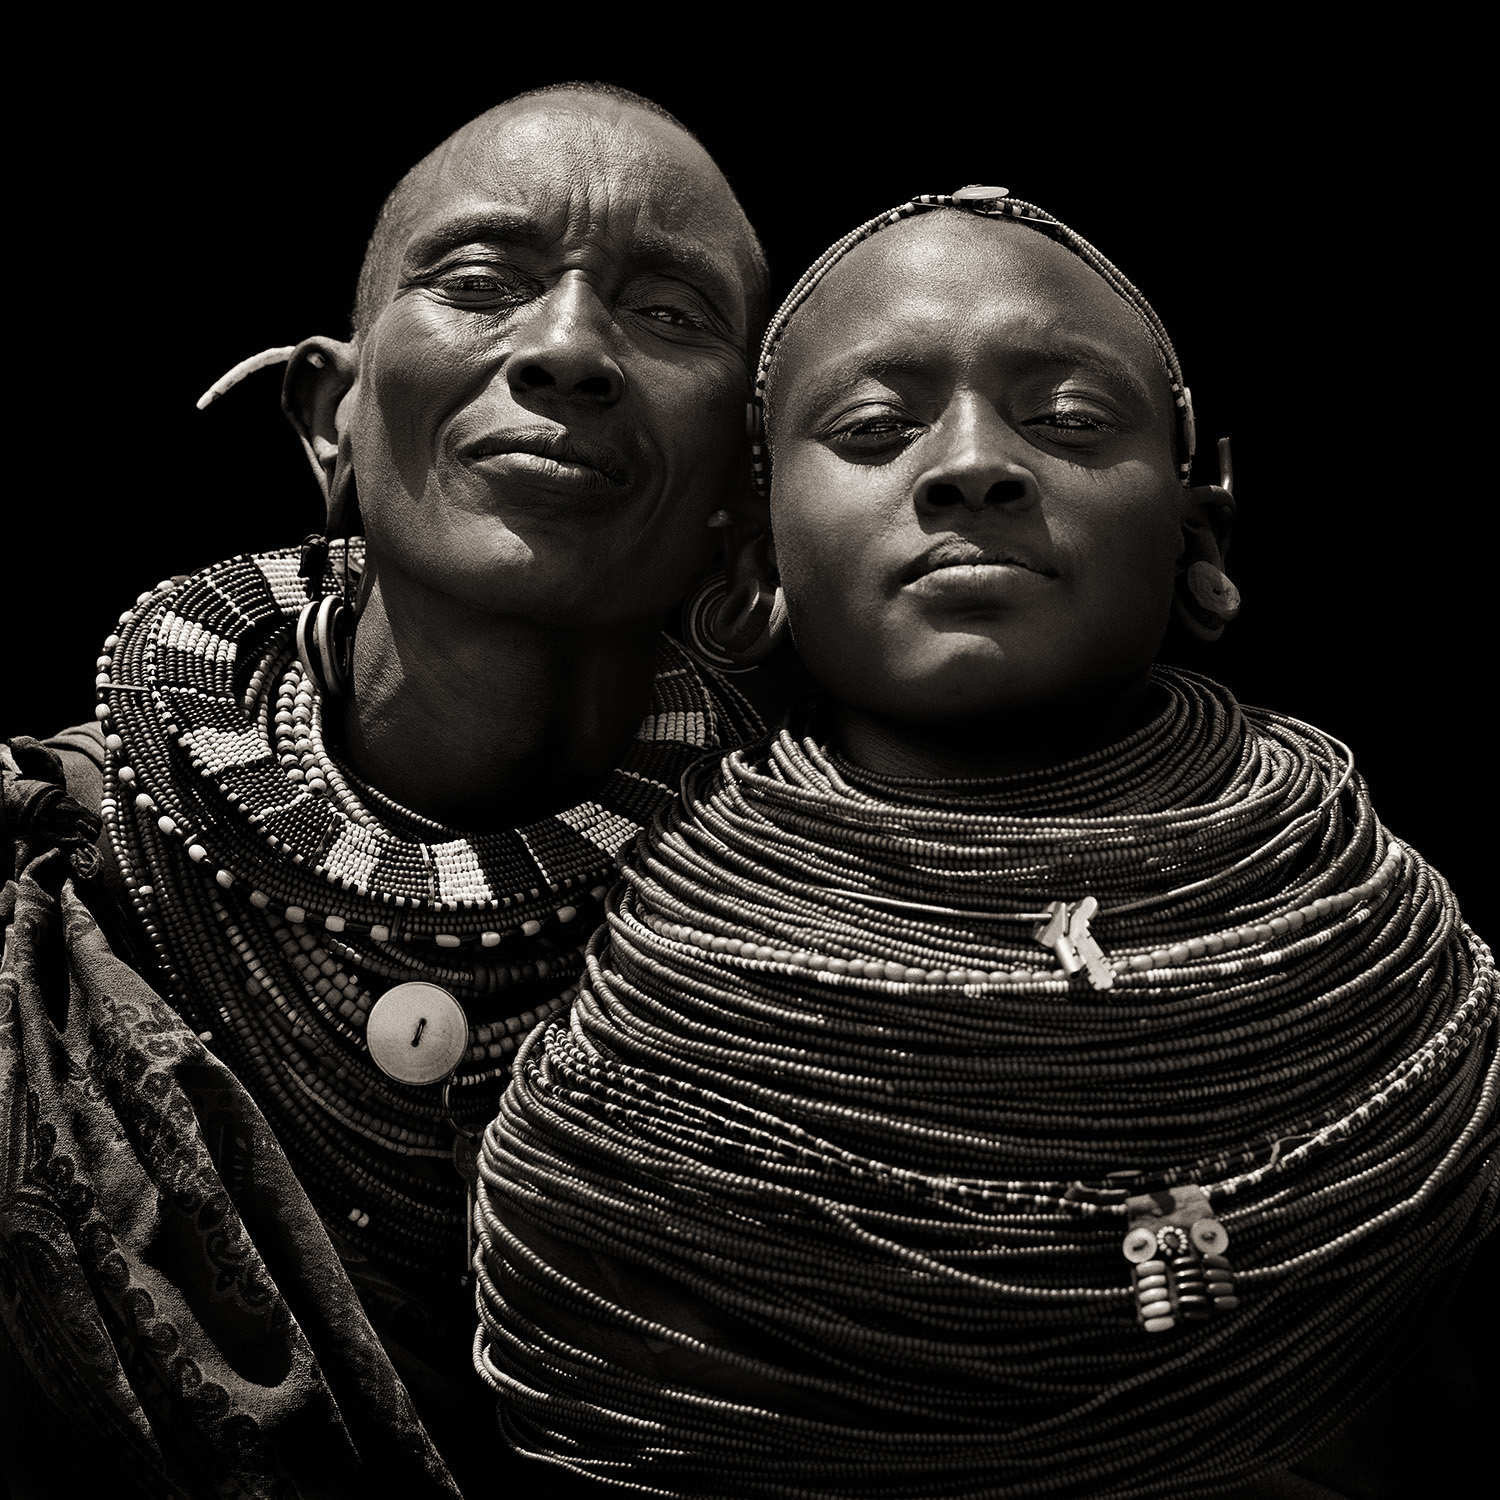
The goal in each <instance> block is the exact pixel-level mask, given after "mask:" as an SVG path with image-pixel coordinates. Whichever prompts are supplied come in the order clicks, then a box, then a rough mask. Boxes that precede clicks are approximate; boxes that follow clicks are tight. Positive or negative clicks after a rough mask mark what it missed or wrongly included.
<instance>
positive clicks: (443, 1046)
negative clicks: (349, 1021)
mask: <svg viewBox="0 0 1500 1500" xmlns="http://www.w3.org/2000/svg"><path fill="white" fill-rule="evenodd" d="M365 1045H366V1046H367V1047H368V1048H369V1049H370V1056H371V1057H373V1058H374V1059H375V1062H376V1065H377V1066H378V1067H379V1068H380V1070H381V1071H382V1072H384V1073H386V1074H388V1075H389V1076H390V1077H392V1078H394V1079H395V1080H396V1081H397V1082H398V1083H418V1084H420V1083H439V1082H441V1081H442V1080H443V1079H444V1078H446V1077H447V1076H448V1075H449V1074H450V1073H451V1072H452V1071H453V1070H454V1069H455V1068H456V1067H457V1066H458V1065H459V1063H460V1062H462V1061H463V1055H464V1052H465V1050H466V1049H467V1047H468V1045H469V1018H468V1017H467V1016H466V1015H465V1014H464V1008H463V1006H461V1005H460V1004H459V1003H458V1001H457V1000H455V999H454V998H453V996H452V995H450V994H449V993H448V991H447V990H445V989H443V988H441V987H440V986H438V985H435V984H424V983H422V982H421V981H420V980H414V981H412V982H411V983H409V984H398V985H395V986H393V987H392V988H391V989H388V990H387V991H386V992H385V994H383V995H382V996H381V997H380V999H378V1000H377V1001H376V1002H375V1004H374V1005H372V1006H371V1007H370V1018H369V1020H368V1021H367V1022H366V1023H365Z"/></svg>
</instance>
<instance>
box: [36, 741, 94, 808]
mask: <svg viewBox="0 0 1500 1500" xmlns="http://www.w3.org/2000/svg"><path fill="white" fill-rule="evenodd" d="M42 745H43V747H44V748H45V749H48V750H50V751H51V752H52V753H53V754H54V755H55V756H57V758H58V759H59V760H60V761H61V762H62V768H63V775H64V776H65V777H66V778H67V787H68V795H69V796H70V797H72V798H73V800H74V801H75V802H80V803H82V804H83V806H84V807H86V808H88V810H89V811H90V812H98V811H99V801H100V798H101V797H102V796H103V792H104V730H103V728H102V727H101V726H100V725H99V723H98V722H97V721H96V720H93V719H90V720H89V721H88V722H87V723H83V724H74V725H73V726H72V728H70V729H63V730H59V731H58V733H56V734H54V735H50V736H49V737H48V738H47V739H45V740H43V741H42Z"/></svg>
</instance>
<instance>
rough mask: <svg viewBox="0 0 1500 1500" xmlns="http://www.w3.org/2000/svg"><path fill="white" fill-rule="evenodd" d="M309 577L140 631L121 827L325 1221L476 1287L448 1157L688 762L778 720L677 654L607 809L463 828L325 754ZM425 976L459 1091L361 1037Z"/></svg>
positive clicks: (188, 596) (123, 860)
mask: <svg viewBox="0 0 1500 1500" xmlns="http://www.w3.org/2000/svg"><path fill="white" fill-rule="evenodd" d="M352 545H353V546H354V548H355V550H356V558H355V561H356V563H357V562H358V561H359V558H358V552H359V549H360V546H361V544H360V542H359V541H358V540H356V541H354V542H353V543H352ZM298 568H299V554H298V552H297V550H296V549H288V550H286V551H282V552H272V553H266V554H260V555H255V556H241V557H236V558H232V559H230V560H229V561H227V562H224V563H221V564H218V565H216V566H214V567H211V568H208V569H206V570H204V571H203V572H201V573H198V574H195V575H193V576H192V577H190V578H187V579H185V580H182V581H179V582H172V581H168V582H163V583H161V584H158V585H157V587H156V588H155V589H153V590H150V591H148V592H147V593H144V594H142V595H141V596H140V597H139V598H138V599H137V601H136V604H135V606H134V608H132V609H130V610H127V611H126V612H125V613H124V614H122V615H121V617H120V625H119V629H118V631H117V632H116V633H115V634H113V635H111V636H110V637H109V639H108V640H107V641H106V642H105V647H104V653H103V655H101V657H100V658H99V662H98V677H97V679H96V685H97V689H98V697H99V704H98V707H97V709H96V717H97V718H98V719H99V720H100V721H101V725H102V727H103V728H104V730H105V732H106V738H105V745H106V764H105V776H104V794H103V801H102V812H103V816H104V820H105V824H106V826H107V828H108V830H109V837H110V840H111V843H112V845H113V847H114V850H115V854H116V856H117V859H118V861H119V866H120V871H121V875H122V877H123V882H124V886H125V889H126V891H127V893H128V896H129V900H130V903H131V905H132V907H133V909H134V911H135V914H136V917H137V918H138V922H139V926H140V929H141V930H142V931H143V932H144V934H145V936H146V938H147V940H148V943H149V945H150V949H151V952H152V954H153V956H154V958H155V961H156V963H157V965H158V968H159V971H160V975H161V978H162V980H163V983H164V985H165V989H166V993H167V994H168V995H169V997H170V998H171V999H172V1001H173V1003H174V1004H175V1005H176V1006H177V1008H178V1009H179V1011H180V1012H181V1014H182V1015H183V1016H184V1017H185V1018H186V1019H188V1020H189V1021H190V1023H191V1024H192V1025H193V1026H194V1027H195V1028H196V1029H197V1030H198V1031H199V1034H200V1036H201V1037H202V1038H203V1040H204V1041H205V1042H208V1043H210V1044H211V1045H212V1046H213V1047H214V1048H215V1050H216V1051H218V1052H219V1053H220V1054H221V1055H222V1056H223V1057H224V1058H225V1060H226V1061H228V1062H229V1063H230V1065H231V1066H232V1067H233V1068H234V1069H235V1071H236V1073H237V1074H238V1076H239V1077H240V1078H241V1080H242V1081H243V1082H244V1083H245V1085H246V1086H247V1087H248V1088H249V1089H250V1091H251V1093H252V1094H253V1095H254V1097H255V1098H256V1101H257V1103H259V1105H260V1106H261V1108H262V1109H263V1110H264V1111H265V1113H266V1116H267V1118H268V1119H269V1120H270V1121H271V1123H272V1125H273V1127H274V1128H275V1129H276V1132H277V1135H278V1137H279V1139H280V1141H281V1143H282V1145H283V1147H284V1149H285V1150H286V1151H287V1153H288V1155H289V1157H291V1159H292V1162H293V1165H294V1167H295V1168H296V1169H297V1171H298V1174H299V1176H300V1177H301V1179H302V1182H303V1184H304V1186H305V1187H306V1188H307V1189H308V1192H309V1194H310V1195H311V1196H312V1198H313V1201H314V1202H315V1203H316V1204H317V1206H318V1208H319V1210H320V1212H321V1213H322V1214H323V1215H324V1217H325V1218H326V1219H328V1220H329V1221H330V1222H335V1221H337V1222H339V1223H340V1228H341V1232H342V1233H344V1234H345V1235H346V1237H347V1238H349V1239H350V1240H351V1241H352V1242H353V1243H354V1244H355V1245H356V1246H357V1247H358V1248H360V1249H361V1250H363V1251H365V1252H374V1253H376V1254H378V1255H379V1256H380V1257H382V1258H383V1259H385V1260H387V1261H391V1262H395V1263H396V1264H398V1265H405V1266H408V1267H418V1266H420V1267H423V1268H424V1269H426V1270H431V1269H432V1266H433V1252H435V1251H436V1252H440V1253H442V1254H443V1255H444V1256H447V1257H448V1259H449V1263H450V1264H451V1265H452V1267H453V1270H454V1273H455V1276H457V1274H458V1272H459V1271H460V1270H461V1262H460V1259H459V1252H458V1249H457V1246H458V1245H459V1244H460V1243H461V1242H462V1238H463V1234H464V1226H463V1220H464V1213H463V1185H462V1182H461V1180H460V1177H459V1176H456V1175H455V1174H454V1172H453V1170H452V1167H451V1166H445V1165H444V1164H445V1163H450V1162H451V1163H452V1164H453V1165H456V1166H458V1167H459V1171H460V1173H463V1174H465V1175H469V1174H470V1173H471V1171H472V1161H473V1150H472V1146H471V1145H470V1139H471V1138H472V1136H473V1135H476V1134H477V1131H478V1129H479V1128H481V1127H482V1126H483V1124H484V1123H485V1122H486V1121H488V1120H489V1119H490V1118H491V1117H492V1115H493V1114H494V1110H495V1107H496V1102H497V1100H498V1097H499V1093H500V1090H501V1088H502V1087H503V1085H504V1081H505V1078H506V1075H507V1072H508V1069H509V1066H510V1060H511V1056H512V1054H513V1052H514V1050H515V1048H516V1046H517V1044H518V1042H519V1041H520V1039H521V1038H522V1037H523V1036H524V1035H525V1034H526V1032H527V1031H528V1030H529V1029H530V1028H531V1027H533V1026H534V1025H536V1024H537V1023H538V1022H539V1021H542V1020H544V1019H546V1018H547V1017H548V1016H550V1015H552V1014H554V1013H555V1012H557V1011H558V1010H560V1009H561V1008H562V1007H564V1006H565V1005H566V1004H567V1003H568V1001H569V1000H571V999H572V997H573V995H574V994H575V992H576V987H577V982H578V978H579V975H580V973H581V971H582V964H583V957H582V950H583V945H584V944H585V943H586V941H587V939H588V937H589V934H590V933H591V932H592V930H593V928H594V926H595V925H596V924H597V922H598V921H599V919H600V917H601V914H602V906H601V903H602V900H603V898H604V895H605V892H606V889H607V887H608V884H609V882H610V880H611V879H612V878H613V874H614V864H615V856H616V854H617V853H618V851H619V850H620V849H621V847H622V846H623V845H625V844H626V843H627V842H628V841H629V840H630V839H632V838H633V837H634V835H635V834H636V833H637V832H638V830H639V829H640V827H641V826H642V825H643V824H644V823H646V822H647V821H648V820H649V819H650V818H651V817H652V815H653V814H654V813H655V812H656V811H657V810H658V809H659V808H660V807H662V806H663V805H664V804H665V803H666V802H668V801H669V800H670V799H671V798H672V797H673V796H674V795H675V793H676V790H677V787H678V782H679V779H680V777H681V775H682V773H683V772H684V771H685V770H686V768H687V767H688V766H689V765H690V764H691V763H692V762H693V761H694V760H696V759H697V758H698V757H699V756H701V755H702V754H703V753H704V752H705V751H711V750H714V749H717V748H720V747H722V746H725V745H730V744H734V743H737V742H738V741H739V740H740V739H741V738H743V737H744V736H745V735H746V734H747V733H751V732H754V731H755V730H756V729H757V728H758V724H757V721H756V719H755V715H754V712H753V710H751V709H749V707H748V705H746V704H745V703H744V701H743V700H742V699H740V698H739V696H738V694H736V693H735V692H734V690H733V689H732V688H729V687H727V686H726V685H723V684H720V683H717V682H716V683H715V684H714V685H713V687H712V688H711V687H710V686H709V684H708V682H707V681H706V680H705V679H704V677H703V676H702V675H701V674H700V672H699V671H698V669H697V668H696V667H695V666H694V664H693V663H692V661H691V660H690V659H689V658H688V657H687V655H686V653H685V652H683V651H682V649H681V648H680V647H678V646H677V645H676V644H675V643H674V642H673V641H671V640H670V639H669V638H668V637H665V636H664V637H662V638H661V639H660V642H659V644H658V648H657V662H656V678H655V683H654V686H653V692H652V700H651V705H650V709H649V711H648V713H647V715H646V718H645V720H644V721H643V723H642V725H641V727H640V729H639V730H638V731H637V733H636V737H635V739H634V740H633V741H632V742H631V744H630V745H629V747H628V748H627V749H626V751H625V753H624V755H623V756H622V757H621V760H620V763H619V765H618V766H617V767H616V768H615V769H614V771H613V772H612V773H611V774H610V775H609V776H608V777H607V778H606V780H605V782H604V784H603V785H602V786H601V787H600V788H599V790H598V792H597V793H596V794H595V796H594V797H593V798H592V799H591V800H589V801H586V802H582V803H580V804H579V805H577V806H576V807H572V808H569V809H568V810H567V811H564V812H560V813H557V814H555V815H553V816H550V817H545V818H540V819H538V820H537V821H535V822H533V823H530V824H528V825H526V826H525V827H521V828H517V829H514V830H504V831H500V832H496V833H491V834H486V835H479V836H467V835H465V834H463V833H461V832H459V831H456V830H453V829H447V828H443V827H441V826H439V825H438V824H435V823H433V822H431V821H430V820H428V819H425V818H422V817H419V816H418V815H416V814H414V813H411V812H409V811H407V810H406V809H403V808H401V807H399V806H398V805H397V804H395V803H393V802H392V801H391V800H390V799H388V798H386V797H384V796H382V795H381V794H380V793H378V792H377V791H375V790H374V789H373V788H371V787H368V786H366V785H364V784H363V783H361V782H360V781H359V780H358V778H357V777H355V776H354V775H353V774H352V773H351V772H350V771H349V770H347V769H345V768H344V767H342V766H341V765H340V764H339V762H338V760H337V758H336V757H335V755H334V754H333V753H332V752H331V751H330V749H329V746H328V744H327V741H326V739H325V735H324V724H323V716H322V711H321V704H320V702H319V698H318V694H317V692H316V691H315V689H314V688H313V687H312V685H311V684H310V683H309V682H308V681H307V679H306V677H305V674H304V672H303V669H302V667H301V664H300V663H299V661H298V659H297V655H296V650H295V643H294V639H293V633H294V628H295V623H296V619H297V616H298V613H299V612H300V610H301V608H302V606H303V605H304V604H305V603H306V601H307V599H308V598H309V596H310V593H311V592H312V589H313V585H310V584H309V582H308V581H307V580H304V579H302V578H301V577H299V575H298ZM322 582H323V588H322V592H327V591H328V590H330V589H332V588H334V587H336V586H337V585H336V582H335V580H334V578H333V577H332V575H331V574H330V575H329V576H327V577H326V578H325V579H324V580H323V581H322ZM413 984H420V985H429V986H437V987H440V989H441V990H445V991H447V993H448V995H449V996H452V997H454V999H455V1000H456V1001H457V1002H458V1005H457V1006H455V1005H454V1004H453V1001H451V1000H446V999H444V1002H443V1003H444V1004H445V1005H446V1007H447V1012H446V1013H448V1014H451V1015H452V1016H453V1017H455V1018H456V1020H455V1022H454V1023H453V1024H452V1025H450V1030H453V1029H454V1026H456V1035H454V1036H451V1037H448V1038H445V1039H443V1040H444V1044H445V1045H451V1046H452V1048H453V1055H454V1056H455V1057H456V1058H457V1066H456V1068H452V1069H451V1070H450V1071H448V1073H447V1077H446V1080H445V1081H444V1080H437V1081H439V1082H442V1085H443V1086H442V1088H441V1090H439V1089H438V1088H436V1087H433V1086H431V1085H428V1086H418V1085H415V1084H414V1083H412V1082H400V1081H398V1077H395V1076H388V1073H387V1072H385V1071H382V1068H381V1067H377V1066H376V1065H375V1063H374V1061H372V1056H371V1047H373V1046H374V1043H375V1037H374V1029H373V1027H371V1028H370V1030H369V1033H368V1045H367V1022H368V1021H369V1017H370V1014H371V1010H372V1007H373V1006H375V1004H376V1002H377V1001H378V1000H379V999H380V998H381V997H382V995H383V994H385V993H386V992H387V991H389V990H391V988H392V987H393V986H401V985H408V986H409V985H413ZM459 1006H461V1008H462V1011H461V1013H460V1011H459V1009H458V1007H459ZM419 1024H420V1025H425V1024H426V1023H425V1021H423V1022H421V1023H419ZM465 1030H466V1033H467V1034H466V1035H465V1034H464V1033H465ZM420 1040H421V1036H420V1033H419V1034H418V1036H417V1037H415V1038H414V1039H413V1040H412V1042H411V1045H412V1047H413V1048H415V1047H417V1045H418V1042H419V1041H420ZM398 1076H404V1075H398ZM450 1252H451V1254H450Z"/></svg>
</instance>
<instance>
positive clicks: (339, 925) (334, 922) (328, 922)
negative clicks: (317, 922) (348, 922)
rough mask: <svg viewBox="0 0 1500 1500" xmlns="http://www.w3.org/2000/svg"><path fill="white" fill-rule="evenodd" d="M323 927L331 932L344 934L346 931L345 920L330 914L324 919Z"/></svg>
mask: <svg viewBox="0 0 1500 1500" xmlns="http://www.w3.org/2000/svg"><path fill="white" fill-rule="evenodd" d="M323 925H324V926H325V927H326V928H327V929H328V930H329V931H330V932H342V931H343V930H344V919H343V918H342V917H338V916H334V915H332V914H331V913H330V914H329V915H328V916H326V917H324V918H323Z"/></svg>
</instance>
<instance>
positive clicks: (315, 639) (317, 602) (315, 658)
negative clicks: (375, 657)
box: [297, 534, 365, 698]
mask: <svg viewBox="0 0 1500 1500" xmlns="http://www.w3.org/2000/svg"><path fill="white" fill-rule="evenodd" d="M327 565H328V538H327V537H325V536H318V535H316V534H314V535H312V536H309V537H307V538H306V539H305V540H304V541H303V543H302V564H301V567H300V569H299V572H300V573H301V576H302V577H303V578H305V579H307V580H308V583H309V586H310V587H311V589H312V590H313V597H312V598H311V599H309V600H308V601H307V603H306V604H304V605H303V606H302V611H301V613H300V614H299V615H298V616H297V657H298V659H299V660H300V661H301V663H302V669H303V671H305V672H306V673H307V675H308V677H309V678H310V679H311V680H312V684H313V686H314V687H315V688H316V689H317V690H318V693H319V695H320V696H322V697H324V698H337V697H339V696H340V695H341V694H343V693H345V692H347V691H348V688H349V676H350V672H351V670H352V667H353V663H354V628H355V625H356V624H357V623H358V619H359V610H358V606H357V605H354V604H350V602H349V599H348V593H349V543H348V541H347V540H346V541H345V542H344V574H343V580H342V587H341V588H340V589H339V591H338V592H337V593H332V594H324V593H323V587H324V582H325V573H326V569H327ZM356 577H357V584H358V587H359V592H360V595H361V602H362V595H363V592H364V582H365V580H364V578H363V577H359V576H358V575H356Z"/></svg>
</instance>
